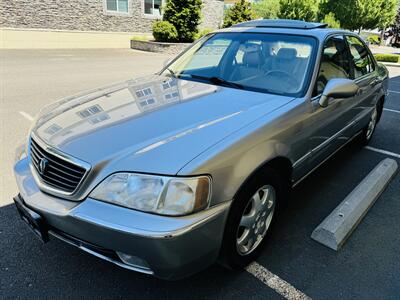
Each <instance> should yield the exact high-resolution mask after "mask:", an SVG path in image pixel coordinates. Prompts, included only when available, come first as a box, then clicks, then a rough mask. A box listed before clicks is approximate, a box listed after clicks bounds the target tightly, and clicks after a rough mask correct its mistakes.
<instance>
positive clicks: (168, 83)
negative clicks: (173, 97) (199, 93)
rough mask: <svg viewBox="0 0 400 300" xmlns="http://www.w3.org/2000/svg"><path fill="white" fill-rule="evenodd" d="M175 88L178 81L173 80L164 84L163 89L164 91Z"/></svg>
mask: <svg viewBox="0 0 400 300" xmlns="http://www.w3.org/2000/svg"><path fill="white" fill-rule="evenodd" d="M173 86H176V80H174V79H171V80H169V81H166V82H163V84H162V87H163V89H164V90H166V89H169V88H171V87H173Z"/></svg>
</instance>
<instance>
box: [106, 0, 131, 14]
mask: <svg viewBox="0 0 400 300" xmlns="http://www.w3.org/2000/svg"><path fill="white" fill-rule="evenodd" d="M106 7H107V11H108V12H120V13H128V0H106Z"/></svg>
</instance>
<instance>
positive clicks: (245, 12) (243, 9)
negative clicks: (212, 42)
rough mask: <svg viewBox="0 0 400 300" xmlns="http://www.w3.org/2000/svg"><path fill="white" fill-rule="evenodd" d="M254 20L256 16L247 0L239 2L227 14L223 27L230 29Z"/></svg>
mask: <svg viewBox="0 0 400 300" xmlns="http://www.w3.org/2000/svg"><path fill="white" fill-rule="evenodd" d="M253 18H254V14H253V11H252V10H251V4H250V2H247V1H246V0H239V1H238V2H236V3H235V5H233V6H232V7H231V8H230V9H228V11H227V12H226V13H225V16H224V24H223V25H222V27H230V26H232V25H235V24H237V23H241V22H245V21H250V20H252V19H253Z"/></svg>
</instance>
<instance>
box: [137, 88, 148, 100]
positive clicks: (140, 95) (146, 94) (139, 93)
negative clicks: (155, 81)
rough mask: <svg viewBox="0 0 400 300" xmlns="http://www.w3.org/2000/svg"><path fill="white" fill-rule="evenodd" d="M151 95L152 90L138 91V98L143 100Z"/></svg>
mask: <svg viewBox="0 0 400 300" xmlns="http://www.w3.org/2000/svg"><path fill="white" fill-rule="evenodd" d="M151 94H152V92H151V88H145V89H143V90H137V91H136V96H137V97H138V98H141V97H144V96H149V95H151Z"/></svg>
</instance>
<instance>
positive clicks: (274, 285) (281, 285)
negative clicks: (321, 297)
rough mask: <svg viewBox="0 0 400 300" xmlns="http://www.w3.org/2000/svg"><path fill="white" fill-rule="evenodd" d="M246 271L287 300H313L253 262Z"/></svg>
mask: <svg viewBox="0 0 400 300" xmlns="http://www.w3.org/2000/svg"><path fill="white" fill-rule="evenodd" d="M246 271H247V272H249V273H250V274H251V275H253V276H254V277H256V278H257V279H259V280H260V281H261V282H262V283H264V284H265V285H267V286H268V287H270V288H271V289H273V290H274V291H275V292H277V293H278V294H280V295H281V296H283V297H284V298H286V299H290V300H300V299H301V300H306V299H307V300H308V299H311V298H310V297H309V296H307V295H306V294H304V293H302V292H301V291H299V290H298V289H296V288H295V287H293V286H292V285H290V284H289V283H287V282H286V281H285V280H283V279H281V278H279V277H278V276H277V275H275V274H273V273H271V272H270V271H268V270H267V269H266V268H264V267H263V266H261V265H259V264H258V263H257V262H252V263H251V264H250V265H248V266H247V267H246Z"/></svg>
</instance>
